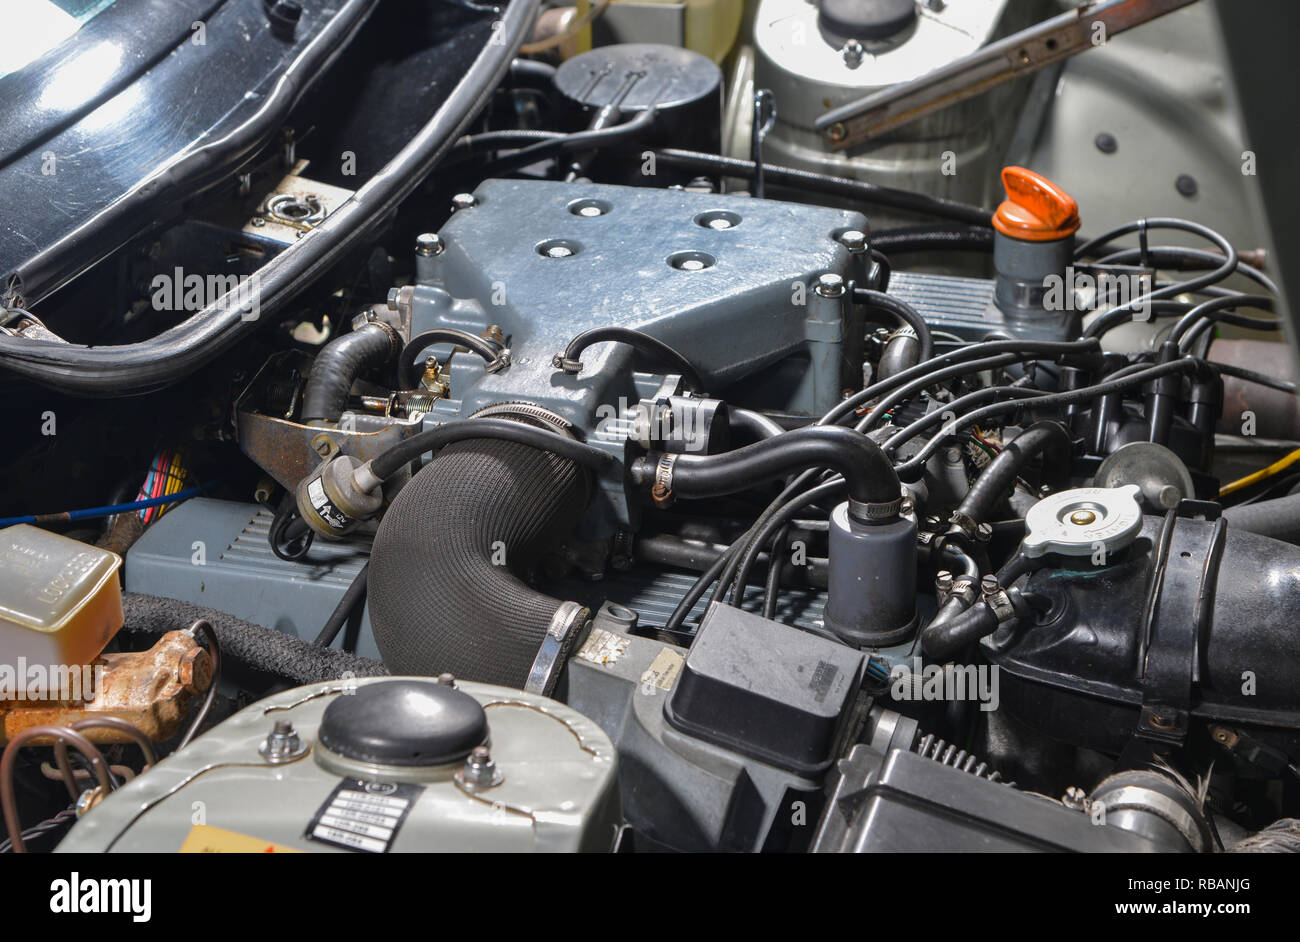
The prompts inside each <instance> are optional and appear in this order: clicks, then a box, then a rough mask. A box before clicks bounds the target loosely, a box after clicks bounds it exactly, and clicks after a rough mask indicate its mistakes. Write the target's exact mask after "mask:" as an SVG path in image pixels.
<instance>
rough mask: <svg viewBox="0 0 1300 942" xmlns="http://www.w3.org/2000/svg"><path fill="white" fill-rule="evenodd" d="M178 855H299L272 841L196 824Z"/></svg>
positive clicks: (186, 837)
mask: <svg viewBox="0 0 1300 942" xmlns="http://www.w3.org/2000/svg"><path fill="white" fill-rule="evenodd" d="M179 853H182V854H301V853H302V851H300V850H298V849H297V848H296V847H286V846H285V845H284V844H277V843H275V842H274V841H264V840H262V838H260V837H253V836H252V835H251V834H240V833H239V832H238V831H227V830H226V829H225V828H214V827H213V826H212V825H210V824H196V825H194V827H192V828H190V833H189V834H187V835H186V836H185V843H183V844H181V847H180V851H179Z"/></svg>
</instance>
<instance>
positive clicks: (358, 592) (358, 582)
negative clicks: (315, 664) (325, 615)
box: [316, 562, 370, 648]
mask: <svg viewBox="0 0 1300 942" xmlns="http://www.w3.org/2000/svg"><path fill="white" fill-rule="evenodd" d="M369 571H370V563H369V562H367V563H366V564H365V565H363V566H362V567H361V570H360V571H359V572H358V573H357V574H356V576H355V577H353V579H352V584H351V585H349V586H348V588H347V591H346V592H344V593H343V598H341V599H339V604H338V605H336V606H334V611H332V612H330V617H329V620H328V621H326V622H325V627H324V628H322V629H321V632H320V634H319V635H317V636H316V643H317V644H319V645H320V646H321V647H323V648H328V647H329V646H330V645H331V644H333V643H334V639H335V638H336V637H338V633H339V632H340V631H342V630H343V626H344V625H346V624H347V623H348V619H349V618H350V617H352V613H353V612H355V611H356V610H357V607H358V606H360V605H364V604H365V602H366V589H367V581H366V580H367V573H368V572H369Z"/></svg>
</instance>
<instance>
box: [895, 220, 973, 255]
mask: <svg viewBox="0 0 1300 942" xmlns="http://www.w3.org/2000/svg"><path fill="white" fill-rule="evenodd" d="M871 247H872V248H873V249H879V250H880V251H882V252H886V253H889V254H893V255H902V254H905V253H907V252H992V251H993V230H992V229H990V228H988V227H987V226H906V227H904V228H900V229H882V230H880V231H879V232H873V233H871Z"/></svg>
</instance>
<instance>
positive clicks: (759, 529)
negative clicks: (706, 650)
mask: <svg viewBox="0 0 1300 942" xmlns="http://www.w3.org/2000/svg"><path fill="white" fill-rule="evenodd" d="M843 492H844V480H843V479H841V478H833V479H831V480H829V481H827V482H825V483H824V484H819V485H818V486H817V487H814V488H812V489H810V490H807V491H804V492H803V493H802V494H798V495H796V496H794V497H792V498H791V499H790V500H788V501H786V502H785V503H783V504H782V505H781V506H780V507H779V508H778V509H777V510H776V511H775V512H774V513H772V514H770V515H768V516H767V518H766V519H764V520H763V521H762V522H761V523H757V524H755V526H754V527H753V529H752V530H751V531H750V533H748V534H746V535H745V536H742V537H741V550H740V552H739V553H738V554H737V555H736V556H734V557H732V559H731V560H729V561H728V565H727V567H726V568H725V569H723V571H722V575H721V577H720V578H719V581H718V594H719V597H721V596H724V595H725V594H726V592H727V588H728V586H731V604H733V605H739V604H740V603H741V601H742V600H743V599H744V595H745V586H747V585H748V584H749V575H750V573H751V572H753V569H754V566H755V564H756V563H757V562H758V557H759V554H760V553H762V551H763V547H764V546H766V545H767V544H768V543H769V542H770V541H771V540H772V539H773V537H775V535H776V533H777V531H779V530H780V529H781V528H782V527H783V526H785V525H786V524H787V523H789V522H790V521H791V520H793V519H794V516H795V515H796V514H798V513H799V512H800V511H802V510H804V509H805V508H807V507H810V506H811V505H813V504H817V503H820V502H821V501H823V500H826V499H828V498H831V497H838V496H840V495H841V494H843ZM769 565H770V564H769Z"/></svg>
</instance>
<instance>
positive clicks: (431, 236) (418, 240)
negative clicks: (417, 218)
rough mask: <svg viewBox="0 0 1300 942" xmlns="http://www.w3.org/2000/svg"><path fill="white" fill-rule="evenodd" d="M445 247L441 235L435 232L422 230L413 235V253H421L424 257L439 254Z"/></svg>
mask: <svg viewBox="0 0 1300 942" xmlns="http://www.w3.org/2000/svg"><path fill="white" fill-rule="evenodd" d="M445 249H446V246H445V245H444V244H443V242H442V236H440V235H438V234H437V233H436V232H422V233H420V234H419V235H418V236H416V237H415V254H416V255H422V256H424V257H426V258H428V257H430V256H433V255H441V254H442V253H443V251H444V250H445Z"/></svg>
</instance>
